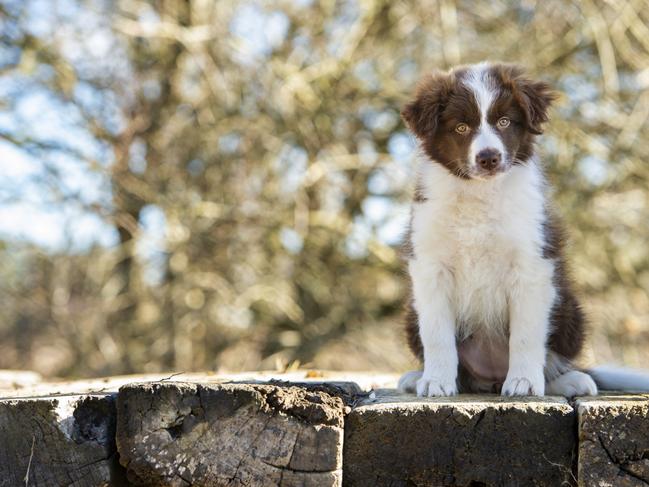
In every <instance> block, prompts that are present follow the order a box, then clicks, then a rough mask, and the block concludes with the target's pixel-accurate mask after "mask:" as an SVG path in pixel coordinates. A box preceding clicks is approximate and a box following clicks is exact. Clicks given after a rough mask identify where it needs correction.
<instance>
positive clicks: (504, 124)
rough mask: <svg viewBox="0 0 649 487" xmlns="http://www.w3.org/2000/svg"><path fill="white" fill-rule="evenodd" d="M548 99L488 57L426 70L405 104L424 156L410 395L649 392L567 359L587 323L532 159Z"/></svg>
mask: <svg viewBox="0 0 649 487" xmlns="http://www.w3.org/2000/svg"><path fill="white" fill-rule="evenodd" d="M554 98H555V95H554V93H553V92H552V90H551V89H550V87H549V86H548V85H547V84H546V83H544V82H542V81H534V80H531V79H530V78H528V77H526V76H525V75H524V73H523V71H522V70H521V69H520V68H518V67H516V66H511V65H503V64H489V63H481V64H477V65H472V66H463V67H459V68H456V69H453V70H451V71H450V72H436V73H433V74H430V75H428V76H426V77H425V78H424V79H423V80H422V82H421V83H420V85H419V87H418V88H417V91H416V94H415V97H414V100H412V101H411V102H410V103H408V104H407V105H406V106H405V108H404V109H403V111H402V116H403V119H404V121H405V122H406V124H407V126H408V128H409V129H410V130H411V131H412V132H413V133H414V135H415V136H416V138H417V141H418V144H419V159H420V168H419V174H418V181H417V187H416V191H415V197H414V202H413V205H412V218H411V224H410V231H409V238H408V245H407V255H408V273H409V276H410V280H411V285H412V300H411V301H410V304H409V309H408V318H407V323H406V326H407V333H408V338H409V342H410V346H411V348H412V350H413V352H414V353H415V354H416V355H417V356H418V357H419V358H420V359H421V360H423V364H424V367H423V372H422V371H413V372H408V373H406V374H405V375H404V376H403V377H402V378H401V380H400V381H399V387H400V388H401V389H402V390H404V391H408V392H416V393H417V394H418V395H419V396H448V395H453V394H456V393H457V392H458V391H460V392H501V393H502V394H503V395H510V396H512V395H537V396H542V395H544V394H546V393H547V394H557V395H565V396H575V395H584V394H588V395H594V394H597V384H599V385H600V387H605V388H607V389H625V390H649V378H647V376H645V375H642V374H633V373H629V372H627V371H624V370H615V369H603V368H602V369H597V370H592V371H587V372H586V371H580V370H577V369H575V367H574V366H573V365H572V360H573V359H574V358H575V357H576V356H577V355H578V354H579V352H580V351H581V348H582V344H583V341H584V316H583V313H582V311H581V309H580V306H579V302H578V301H577V299H576V298H575V295H574V292H573V290H572V288H571V281H570V279H569V277H568V275H567V271H566V266H565V259H564V257H563V253H562V249H563V236H562V231H561V227H560V225H559V223H558V221H557V219H556V217H555V216H554V215H553V214H552V211H551V208H550V205H549V202H548V199H547V196H546V191H545V186H546V183H545V179H544V177H543V172H542V169H541V167H540V164H539V160H538V158H537V156H536V154H535V151H534V142H535V138H536V136H537V135H539V134H541V132H542V125H543V124H544V123H545V122H547V121H548V108H549V106H550V104H551V103H552V101H553V100H554ZM593 379H595V380H593ZM596 383H597V384H596Z"/></svg>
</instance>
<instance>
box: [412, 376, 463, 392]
mask: <svg viewBox="0 0 649 487" xmlns="http://www.w3.org/2000/svg"><path fill="white" fill-rule="evenodd" d="M456 394H457V383H456V381H455V379H453V380H450V379H446V380H444V379H440V378H439V377H432V376H427V375H423V376H422V377H421V379H419V380H418V381H417V395H418V396H419V397H442V396H455V395H456Z"/></svg>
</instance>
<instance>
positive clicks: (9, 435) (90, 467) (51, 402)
mask: <svg viewBox="0 0 649 487" xmlns="http://www.w3.org/2000/svg"><path fill="white" fill-rule="evenodd" d="M0 442H1V447H0V486H6V487H10V486H11V487H13V486H25V485H29V486H43V487H52V486H59V485H61V486H63V485H65V486H100V485H109V484H111V483H112V485H123V483H122V481H123V480H124V477H123V475H122V474H121V467H120V466H119V464H118V462H117V454H116V449H115V398H114V397H113V396H111V395H103V396H102V395H93V396H61V397H57V398H31V399H9V400H0Z"/></svg>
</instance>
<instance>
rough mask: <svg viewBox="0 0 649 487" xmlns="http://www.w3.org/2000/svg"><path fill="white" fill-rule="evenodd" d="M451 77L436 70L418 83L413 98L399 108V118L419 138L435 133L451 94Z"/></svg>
mask: <svg viewBox="0 0 649 487" xmlns="http://www.w3.org/2000/svg"><path fill="white" fill-rule="evenodd" d="M452 85H453V83H452V78H451V75H450V74H448V73H442V72H436V73H433V74H430V75H428V76H426V77H425V78H424V79H423V80H421V82H420V83H419V85H418V87H417V90H416V92H415V98H414V100H412V101H411V102H409V103H408V104H406V106H404V107H403V110H401V118H403V121H404V122H405V123H406V125H407V126H408V128H409V129H410V130H411V131H412V132H413V133H414V134H415V135H416V136H417V137H419V138H420V139H421V138H426V137H432V136H433V135H435V131H436V130H437V125H438V123H439V117H440V115H441V113H442V111H443V110H444V105H445V103H446V101H447V100H448V97H449V96H450V94H451V88H452Z"/></svg>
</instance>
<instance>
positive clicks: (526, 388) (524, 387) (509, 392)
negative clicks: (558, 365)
mask: <svg viewBox="0 0 649 487" xmlns="http://www.w3.org/2000/svg"><path fill="white" fill-rule="evenodd" d="M536 375H539V377H532V376H531V375H529V376H527V377H525V376H523V374H520V375H517V374H512V375H510V374H508V375H507V378H506V379H505V382H504V384H503V388H502V395H503V396H542V395H544V394H545V378H544V377H543V373H541V374H536Z"/></svg>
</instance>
